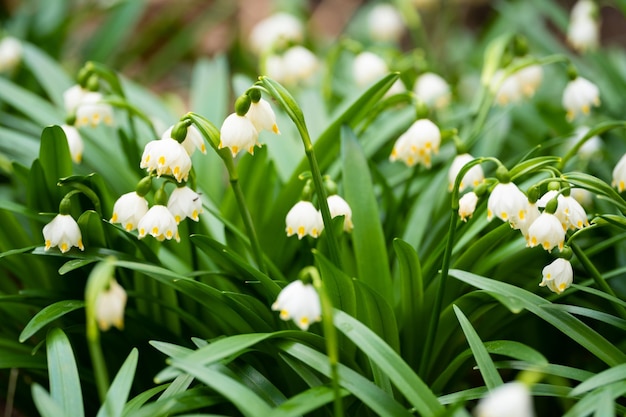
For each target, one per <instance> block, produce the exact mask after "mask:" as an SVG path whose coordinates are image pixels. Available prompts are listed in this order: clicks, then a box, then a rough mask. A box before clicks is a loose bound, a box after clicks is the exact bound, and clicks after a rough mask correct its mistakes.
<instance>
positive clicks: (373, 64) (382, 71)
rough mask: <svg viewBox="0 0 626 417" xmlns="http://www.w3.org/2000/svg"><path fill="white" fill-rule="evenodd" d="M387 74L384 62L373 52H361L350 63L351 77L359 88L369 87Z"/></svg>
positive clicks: (387, 69) (387, 70)
mask: <svg viewBox="0 0 626 417" xmlns="http://www.w3.org/2000/svg"><path fill="white" fill-rule="evenodd" d="M388 73H389V68H388V67H387V64H386V63H385V61H384V60H383V59H382V58H381V57H379V56H378V55H376V54H375V53H373V52H367V51H365V52H361V53H360V54H358V55H357V56H356V57H355V58H354V62H353V63H352V75H353V77H354V81H355V83H356V85H357V86H359V87H364V86H366V85H369V84H371V83H373V82H374V81H377V80H378V79H379V78H381V77H382V76H384V75H387V74H388Z"/></svg>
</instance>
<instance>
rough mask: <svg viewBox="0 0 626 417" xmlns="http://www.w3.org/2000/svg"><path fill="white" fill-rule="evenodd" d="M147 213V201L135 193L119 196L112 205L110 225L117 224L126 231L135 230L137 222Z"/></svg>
mask: <svg viewBox="0 0 626 417" xmlns="http://www.w3.org/2000/svg"><path fill="white" fill-rule="evenodd" d="M147 212H148V201H147V200H146V199H145V198H144V197H143V196H141V195H139V194H137V192H136V191H131V192H130V193H126V194H123V195H121V196H120V198H118V199H117V201H115V204H114V205H113V214H112V215H111V220H110V222H111V223H119V224H121V225H122V226H123V227H124V229H126V230H127V231H129V232H130V231H132V230H135V229H136V228H137V225H138V224H139V221H140V220H141V219H142V218H143V216H145V215H146V213H147Z"/></svg>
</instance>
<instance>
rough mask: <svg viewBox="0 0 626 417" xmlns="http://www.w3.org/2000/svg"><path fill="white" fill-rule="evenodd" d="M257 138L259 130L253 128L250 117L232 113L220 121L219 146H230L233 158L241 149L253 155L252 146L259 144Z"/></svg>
mask: <svg viewBox="0 0 626 417" xmlns="http://www.w3.org/2000/svg"><path fill="white" fill-rule="evenodd" d="M258 138H259V132H257V130H256V129H255V128H254V125H253V124H252V122H251V121H250V119H248V118H247V117H246V116H239V115H238V114H237V113H232V114H230V115H229V116H228V117H227V118H226V119H225V120H224V123H222V127H221V129H220V145H219V148H220V149H222V148H230V151H231V153H232V154H233V158H234V157H236V156H237V154H238V153H239V151H242V150H244V151H248V152H249V153H250V154H251V155H253V154H254V146H255V145H259V146H261V145H260V144H259V143H258Z"/></svg>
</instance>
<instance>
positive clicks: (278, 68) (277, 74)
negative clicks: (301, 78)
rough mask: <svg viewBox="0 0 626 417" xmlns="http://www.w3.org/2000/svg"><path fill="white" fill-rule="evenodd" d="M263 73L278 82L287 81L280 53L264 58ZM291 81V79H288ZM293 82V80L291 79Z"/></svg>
mask: <svg viewBox="0 0 626 417" xmlns="http://www.w3.org/2000/svg"><path fill="white" fill-rule="evenodd" d="M264 72H265V74H267V76H268V77H270V78H272V79H273V80H275V81H278V82H279V83H287V82H288V81H287V72H286V70H285V64H284V62H283V57H282V56H281V55H276V54H272V55H268V56H267V58H265V68H264ZM290 81H291V80H290ZM291 82H293V81H291Z"/></svg>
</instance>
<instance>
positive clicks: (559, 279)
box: [539, 258, 574, 294]
mask: <svg viewBox="0 0 626 417" xmlns="http://www.w3.org/2000/svg"><path fill="white" fill-rule="evenodd" d="M541 273H542V274H543V279H542V280H541V283H540V284H539V286H541V287H546V286H547V287H548V288H549V289H550V290H551V291H553V292H555V293H557V294H561V293H562V292H563V291H565V290H566V289H567V288H569V286H570V285H572V282H573V281H574V270H573V269H572V264H571V263H570V262H569V261H568V260H566V259H562V258H558V259H556V260H554V262H552V263H551V264H550V265H546V266H545V267H544V268H543V270H542V271H541Z"/></svg>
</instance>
